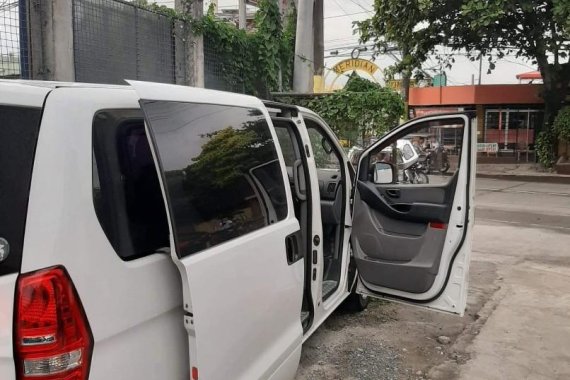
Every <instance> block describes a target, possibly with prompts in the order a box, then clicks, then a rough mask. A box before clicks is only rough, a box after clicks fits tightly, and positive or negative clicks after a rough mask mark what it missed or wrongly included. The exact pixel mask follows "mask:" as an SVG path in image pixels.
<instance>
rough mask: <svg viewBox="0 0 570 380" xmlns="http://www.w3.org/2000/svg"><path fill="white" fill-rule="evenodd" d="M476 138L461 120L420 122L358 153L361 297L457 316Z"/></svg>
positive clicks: (356, 245)
mask: <svg viewBox="0 0 570 380" xmlns="http://www.w3.org/2000/svg"><path fill="white" fill-rule="evenodd" d="M475 133H476V127H475V126H474V120H473V121H472V120H471V118H470V117H469V116H467V115H464V114H453V115H439V116H432V117H426V118H421V119H416V120H412V121H410V122H408V123H407V124H404V125H403V126H401V127H399V128H396V129H394V130H393V131H391V132H390V133H388V134H387V135H386V136H385V137H384V138H382V139H380V140H379V141H378V142H377V143H375V144H374V145H372V146H371V147H370V148H368V149H367V150H366V151H364V152H363V154H362V156H361V158H360V160H359V165H358V174H357V179H356V183H355V187H356V188H355V195H354V201H353V202H354V209H353V226H352V237H351V242H352V250H353V256H354V259H355V261H356V265H357V268H358V273H359V282H358V285H357V291H358V292H359V293H361V294H364V295H368V296H371V297H382V298H390V299H394V300H398V301H400V302H405V303H413V304H418V305H422V306H424V307H428V308H432V309H438V310H442V311H446V312H450V313H455V314H461V315H462V314H463V311H464V310H465V305H466V298H467V281H468V270H469V256H470V252H471V231H472V227H473V210H474V204H473V199H474V186H475V160H476V156H475V155H476V149H475V148H474V144H475V142H476V138H475Z"/></svg>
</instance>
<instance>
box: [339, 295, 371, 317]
mask: <svg viewBox="0 0 570 380" xmlns="http://www.w3.org/2000/svg"><path fill="white" fill-rule="evenodd" d="M369 302H370V299H369V298H368V297H364V296H362V295H360V294H356V293H350V295H349V296H348V297H347V298H346V300H345V301H344V305H343V307H344V308H345V310H347V311H350V312H353V313H360V312H362V311H364V310H366V308H367V307H368V303H369Z"/></svg>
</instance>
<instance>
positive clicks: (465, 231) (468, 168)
mask: <svg viewBox="0 0 570 380" xmlns="http://www.w3.org/2000/svg"><path fill="white" fill-rule="evenodd" d="M454 115H456V114H454ZM461 115H463V116H466V117H467V128H468V130H469V134H468V139H469V144H468V147H467V157H469V159H470V157H471V154H472V152H471V150H472V148H471V145H472V142H471V134H472V133H471V128H472V123H471V118H470V117H469V115H468V114H467V113H462V114H458V116H461ZM438 116H439V115H438ZM431 117H433V115H432V116H431ZM471 166H472V165H467V184H466V188H465V191H466V192H467V197H466V212H465V223H464V230H463V236H462V237H461V241H460V242H459V245H458V246H457V249H456V250H455V252H454V253H453V257H452V258H451V261H450V262H449V268H448V270H447V275H446V277H445V282H444V283H443V286H442V287H441V289H440V291H439V292H438V293H437V294H436V295H434V296H433V297H432V298H429V299H426V300H416V299H412V298H408V297H402V296H396V295H392V294H386V293H380V292H376V291H374V290H372V289H370V288H369V287H367V286H366V285H364V283H362V281H361V284H362V286H363V287H364V288H365V289H366V290H368V291H369V292H370V293H371V294H377V295H380V296H382V297H384V298H386V299H390V298H392V299H397V300H402V301H410V302H413V303H417V304H425V303H429V302H432V301H434V300H436V299H438V298H439V297H440V296H441V295H442V294H443V292H444V291H445V289H446V288H447V283H448V282H449V277H451V271H452V269H453V263H454V262H455V258H456V257H457V254H458V253H459V251H461V248H463V244H464V243H465V238H466V237H467V230H468V226H469V222H470V220H469V208H470V206H471V205H470V204H469V199H470V198H471V194H470V193H469V187H470V184H471ZM394 290H397V289H394Z"/></svg>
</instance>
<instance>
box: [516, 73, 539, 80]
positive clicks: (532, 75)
mask: <svg viewBox="0 0 570 380" xmlns="http://www.w3.org/2000/svg"><path fill="white" fill-rule="evenodd" d="M517 79H523V80H525V79H528V80H533V79H542V75H540V71H529V72H528V73H521V74H517Z"/></svg>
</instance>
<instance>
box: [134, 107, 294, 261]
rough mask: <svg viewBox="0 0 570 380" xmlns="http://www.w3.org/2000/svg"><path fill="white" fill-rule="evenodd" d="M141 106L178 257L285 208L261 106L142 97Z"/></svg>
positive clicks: (266, 221)
mask: <svg viewBox="0 0 570 380" xmlns="http://www.w3.org/2000/svg"><path fill="white" fill-rule="evenodd" d="M143 108H144V111H145V116H146V118H147V121H148V123H149V125H150V126H151V130H152V133H153V141H154V143H155V144H156V151H157V154H158V156H159V158H160V161H161V167H162V170H163V173H162V175H163V178H164V183H165V186H166V192H167V196H168V198H169V199H168V200H169V207H170V209H171V217H172V224H173V227H174V238H175V242H176V248H177V253H178V255H179V256H180V257H184V256H188V255H190V254H192V253H195V252H198V251H201V250H203V249H206V248H209V247H212V246H215V245H217V244H221V243H223V242H225V241H228V240H231V239H234V238H237V237H240V236H243V235H245V234H247V233H250V232H252V231H255V230H258V229H261V228H263V227H265V226H267V225H270V224H272V223H275V222H277V221H279V220H282V219H284V218H285V217H286V216H287V212H288V205H287V197H286V192H285V185H284V182H283V172H282V170H281V165H280V163H279V160H278V156H277V150H276V147H275V143H274V141H273V138H272V136H271V132H270V129H269V125H268V124H267V121H266V120H265V117H264V115H263V113H262V112H261V111H260V110H258V109H254V108H244V107H234V106H223V105H215V104H193V103H183V102H165V101H144V100H143ZM165 115H168V117H165Z"/></svg>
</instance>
